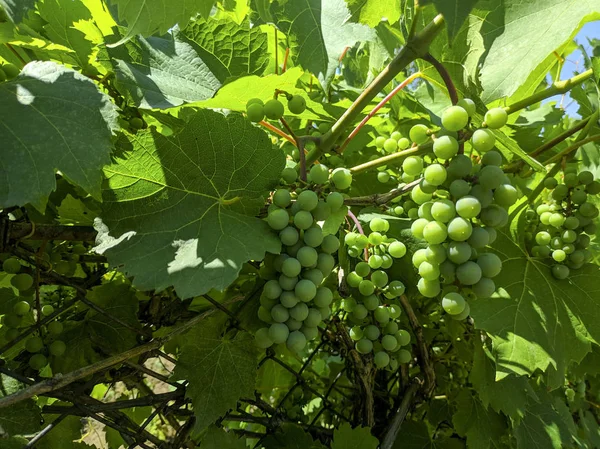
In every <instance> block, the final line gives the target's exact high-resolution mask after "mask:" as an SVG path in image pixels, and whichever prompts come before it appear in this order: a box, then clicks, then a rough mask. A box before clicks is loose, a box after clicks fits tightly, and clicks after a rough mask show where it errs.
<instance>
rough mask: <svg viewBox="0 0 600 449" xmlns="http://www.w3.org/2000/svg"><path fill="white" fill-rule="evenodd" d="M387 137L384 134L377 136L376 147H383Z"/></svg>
mask: <svg viewBox="0 0 600 449" xmlns="http://www.w3.org/2000/svg"><path fill="white" fill-rule="evenodd" d="M386 140H387V139H386V138H385V137H383V136H377V137H376V138H375V147H377V148H383V144H384V143H385V141H386Z"/></svg>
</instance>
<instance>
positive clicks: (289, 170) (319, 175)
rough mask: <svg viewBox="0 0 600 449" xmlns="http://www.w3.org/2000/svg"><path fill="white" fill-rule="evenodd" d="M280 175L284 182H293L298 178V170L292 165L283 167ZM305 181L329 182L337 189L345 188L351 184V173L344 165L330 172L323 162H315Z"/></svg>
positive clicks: (322, 183)
mask: <svg viewBox="0 0 600 449" xmlns="http://www.w3.org/2000/svg"><path fill="white" fill-rule="evenodd" d="M281 177H282V179H283V182H284V183H286V184H294V183H295V182H296V181H297V179H298V172H297V171H296V169H295V168H293V167H286V168H284V169H283V171H282V173H281ZM307 182H309V183H313V184H315V185H317V186H322V185H324V184H327V183H329V185H330V186H331V185H333V186H334V187H335V188H336V189H337V190H347V189H348V188H350V186H351V185H352V173H351V172H350V170H348V169H347V168H344V167H338V168H335V169H333V171H331V173H330V172H329V169H328V168H327V167H326V166H325V165H324V164H315V165H313V166H312V167H311V169H310V171H309V172H308V176H307Z"/></svg>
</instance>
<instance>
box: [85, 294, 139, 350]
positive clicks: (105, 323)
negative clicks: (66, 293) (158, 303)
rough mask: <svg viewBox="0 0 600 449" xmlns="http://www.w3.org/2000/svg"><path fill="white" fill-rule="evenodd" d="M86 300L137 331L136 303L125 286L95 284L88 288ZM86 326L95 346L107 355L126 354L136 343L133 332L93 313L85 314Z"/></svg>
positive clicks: (99, 314)
mask: <svg viewBox="0 0 600 449" xmlns="http://www.w3.org/2000/svg"><path fill="white" fill-rule="evenodd" d="M87 297H88V299H89V300H90V301H91V302H93V303H94V304H96V305H97V306H99V307H101V308H102V309H103V310H104V311H106V312H107V313H110V314H111V315H112V316H114V317H117V318H119V319H120V320H121V321H123V322H124V323H127V324H129V325H130V326H131V327H133V328H137V329H140V328H141V326H140V322H139V321H138V317H137V313H138V300H137V298H136V296H135V291H134V290H132V289H131V288H130V287H129V285H127V284H125V283H118V282H110V283H108V284H104V285H99V286H97V287H94V288H92V289H91V290H90V291H89V293H88V294H87ZM86 323H87V326H88V330H89V332H90V336H91V337H92V339H93V341H94V342H95V344H96V345H97V346H99V347H100V348H102V350H103V351H104V352H106V353H108V354H114V353H119V352H123V351H126V350H127V349H130V348H132V347H133V346H135V345H136V343H137V341H136V333H135V332H134V331H132V330H130V329H128V328H127V327H125V326H124V325H123V324H120V323H117V322H116V321H114V320H113V319H112V318H110V317H108V316H106V315H104V314H102V313H100V312H97V311H95V310H90V311H89V312H88V315H87V316H86Z"/></svg>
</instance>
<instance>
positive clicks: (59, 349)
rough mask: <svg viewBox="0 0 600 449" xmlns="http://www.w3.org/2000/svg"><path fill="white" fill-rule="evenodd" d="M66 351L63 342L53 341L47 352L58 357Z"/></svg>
mask: <svg viewBox="0 0 600 449" xmlns="http://www.w3.org/2000/svg"><path fill="white" fill-rule="evenodd" d="M66 350H67V345H66V344H65V342H64V341H61V340H56V341H53V342H52V343H50V346H49V347H48V351H49V352H50V354H52V355H53V356H55V357H60V356H61V355H63V354H64V353H65V351H66Z"/></svg>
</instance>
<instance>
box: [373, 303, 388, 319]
mask: <svg viewBox="0 0 600 449" xmlns="http://www.w3.org/2000/svg"><path fill="white" fill-rule="evenodd" d="M373 316H374V317H375V320H376V321H377V322H378V323H387V322H388V321H389V320H390V312H389V311H388V309H387V307H384V306H379V307H377V309H375V312H374V313H373Z"/></svg>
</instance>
